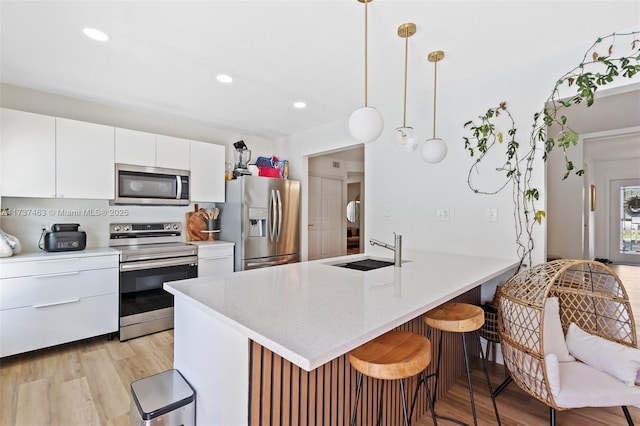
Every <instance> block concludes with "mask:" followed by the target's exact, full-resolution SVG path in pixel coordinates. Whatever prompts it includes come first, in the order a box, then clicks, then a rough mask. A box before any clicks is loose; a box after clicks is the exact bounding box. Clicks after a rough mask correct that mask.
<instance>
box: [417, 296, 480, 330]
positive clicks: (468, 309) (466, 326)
mask: <svg viewBox="0 0 640 426" xmlns="http://www.w3.org/2000/svg"><path fill="white" fill-rule="evenodd" d="M424 321H425V322H426V323H427V325H428V326H430V327H433V328H435V329H437V330H442V331H450V332H454V333H466V332H470V331H475V330H479V329H480V328H481V327H482V326H483V325H484V311H483V310H482V308H481V307H479V306H476V305H471V304H469V303H455V302H451V303H445V304H444V305H442V306H438V307H437V308H435V309H433V310H431V311H429V312H427V313H426V314H424Z"/></svg>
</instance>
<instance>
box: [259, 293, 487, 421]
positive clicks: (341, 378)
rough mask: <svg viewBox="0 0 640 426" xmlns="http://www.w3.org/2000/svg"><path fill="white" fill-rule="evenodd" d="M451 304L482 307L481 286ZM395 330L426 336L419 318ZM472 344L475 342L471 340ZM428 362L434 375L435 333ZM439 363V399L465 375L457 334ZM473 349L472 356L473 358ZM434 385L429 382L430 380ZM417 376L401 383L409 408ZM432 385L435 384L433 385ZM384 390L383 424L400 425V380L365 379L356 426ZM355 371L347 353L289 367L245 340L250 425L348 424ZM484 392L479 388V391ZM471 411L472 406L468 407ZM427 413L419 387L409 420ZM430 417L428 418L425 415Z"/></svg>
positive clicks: (447, 340)
mask: <svg viewBox="0 0 640 426" xmlns="http://www.w3.org/2000/svg"><path fill="white" fill-rule="evenodd" d="M452 301H454V302H465V303H473V304H479V303H480V287H476V288H475V289H473V290H470V291H468V292H467V293H464V294H462V295H460V296H458V297H456V298H454V299H453V300H452ZM397 329H398V330H404V331H412V332H415V333H420V334H422V335H426V334H427V326H426V324H425V323H424V320H423V319H422V316H420V317H418V318H415V319H413V320H411V321H409V322H407V323H405V324H403V325H401V326H400V327H397ZM469 341H470V342H475V339H474V340H471V339H469ZM431 344H432V348H433V349H432V350H433V355H432V361H431V365H430V366H429V368H428V369H427V373H429V374H430V373H433V372H435V364H436V360H437V353H438V352H437V351H438V341H437V331H436V330H434V333H432V336H431ZM442 344H443V351H442V361H441V362H442V365H441V367H440V379H439V382H438V391H437V393H438V397H442V396H443V395H444V394H445V393H446V392H447V390H449V389H450V388H451V387H452V386H453V385H454V384H455V383H456V381H457V379H458V378H459V377H460V375H462V374H464V372H465V369H464V352H463V349H462V342H461V338H460V335H458V334H454V333H445V334H444V338H443V342H442ZM475 347H476V345H473V348H474V349H472V350H471V351H470V352H471V354H472V355H473V356H474V357H476V356H477V353H478V352H477V349H475ZM431 380H432V381H433V379H431ZM416 384H417V378H416V377H412V378H410V379H408V380H406V381H405V391H406V394H407V401H408V404H410V403H411V398H412V397H413V393H414V391H415V388H416ZM431 384H433V382H431ZM381 386H384V395H385V396H384V400H383V408H382V416H383V417H382V424H383V425H385V426H396V425H397V426H400V425H404V421H403V414H402V402H401V397H400V385H399V381H397V380H395V381H382V380H375V379H371V378H368V377H365V378H364V380H363V383H362V391H361V392H362V393H361V396H360V404H359V409H358V421H357V424H358V425H372V424H375V422H376V419H377V416H378V395H379V392H380V390H381ZM355 389H356V370H354V369H353V368H352V367H351V365H350V364H349V359H348V356H347V355H343V356H340V357H338V358H336V359H334V360H332V361H330V362H328V363H326V364H324V365H322V366H320V367H318V368H316V369H315V370H313V371H310V372H309V371H305V370H304V369H302V368H300V367H298V366H296V365H294V364H292V363H291V362H289V361H287V360H286V359H284V358H282V357H281V356H279V355H277V354H275V353H273V352H271V351H270V350H268V349H266V348H265V347H263V346H261V345H259V344H258V343H256V342H254V341H249V422H248V424H249V425H269V424H274V425H283V426H289V425H291V426H296V425H310V426H311V425H332V426H333V425H336V426H343V425H349V420H350V417H351V410H352V408H353V404H354V403H355ZM483 391H484V392H488V390H483V389H480V390H479V392H483ZM469 410H471V408H470V407H469ZM427 413H428V404H427V399H426V392H425V391H424V388H421V390H420V393H419V395H418V402H417V403H416V409H415V411H414V417H413V420H414V421H415V420H416V419H418V418H420V417H422V416H424V415H425V414H427ZM429 416H430V415H429Z"/></svg>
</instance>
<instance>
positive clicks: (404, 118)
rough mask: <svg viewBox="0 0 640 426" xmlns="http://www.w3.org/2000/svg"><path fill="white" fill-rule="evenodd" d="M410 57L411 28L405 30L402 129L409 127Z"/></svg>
mask: <svg viewBox="0 0 640 426" xmlns="http://www.w3.org/2000/svg"><path fill="white" fill-rule="evenodd" d="M408 57H409V27H405V29H404V107H403V110H402V127H407V64H408V59H407V58H408Z"/></svg>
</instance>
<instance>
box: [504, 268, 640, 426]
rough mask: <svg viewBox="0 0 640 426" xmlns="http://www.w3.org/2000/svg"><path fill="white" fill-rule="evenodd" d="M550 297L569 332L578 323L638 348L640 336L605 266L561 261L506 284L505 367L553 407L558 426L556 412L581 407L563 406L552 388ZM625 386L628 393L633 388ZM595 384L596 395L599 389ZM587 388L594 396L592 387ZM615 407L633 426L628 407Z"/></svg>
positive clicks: (620, 288)
mask: <svg viewBox="0 0 640 426" xmlns="http://www.w3.org/2000/svg"><path fill="white" fill-rule="evenodd" d="M549 297H557V298H558V303H559V308H560V309H559V310H560V322H561V324H562V329H563V332H564V333H566V331H567V328H568V327H569V324H570V323H572V322H573V323H575V324H576V325H578V326H579V327H580V328H581V329H582V330H584V331H586V332H588V333H590V334H592V335H596V336H600V337H602V338H605V339H607V340H610V341H613V342H617V343H621V344H623V345H626V346H629V347H634V348H635V347H636V346H637V337H636V328H635V324H634V320H633V315H632V312H631V306H630V304H629V298H628V296H627V292H626V290H625V289H624V286H623V285H622V282H621V281H620V279H619V278H618V277H617V276H616V274H615V273H614V272H613V271H611V269H609V268H608V267H607V266H605V265H604V264H602V263H599V262H594V261H585V260H567V259H559V260H555V261H552V262H548V263H544V264H541V265H538V266H535V267H532V268H529V269H526V270H523V271H521V272H519V273H518V274H516V275H514V276H513V277H511V278H510V279H509V280H508V281H507V282H506V283H505V284H504V286H503V287H502V289H501V291H500V299H499V310H498V311H499V319H498V329H499V334H500V341H501V346H502V354H503V357H504V360H505V364H506V366H507V368H508V370H509V373H510V375H511V379H512V380H513V381H514V382H515V383H516V384H517V385H518V386H519V387H520V388H521V389H523V390H524V391H525V392H527V393H528V394H530V395H532V396H533V397H535V398H537V399H538V400H540V401H542V402H543V403H544V404H546V405H548V406H549V407H550V415H551V418H550V421H551V424H555V416H556V410H566V409H568V408H578V407H579V405H578V406H575V405H574V406H570V407H567V406H561V405H560V404H558V403H557V401H556V399H555V398H554V395H553V393H552V391H551V388H550V384H549V379H548V378H549V373H550V372H549V371H547V366H546V363H545V359H544V355H545V352H544V347H543V346H544V345H543V325H544V309H545V302H546V300H547V298H549ZM583 365H584V364H583ZM620 384H621V386H623V387H624V388H622V389H621V391H622V392H625V391H626V388H628V386H626V385H624V384H623V383H622V382H620ZM593 385H594V388H593V390H594V391H595V390H596V387H597V386H598V384H597V383H593ZM586 388H587V389H585V390H584V392H585V393H588V392H589V391H590V389H589V386H587V387H586ZM629 392H637V393H638V394H640V387H638V386H632V387H630V388H629ZM635 398H636V396H633V397H632V399H633V401H635V400H636V399H635ZM627 404H628V405H636V403H627ZM611 405H613V406H622V408H623V411H624V414H625V417H626V419H627V422H628V423H629V424H630V425H631V424H633V422H632V420H631V417H630V415H629V412H628V410H627V408H626V406H625V404H608V405H606V406H611ZM589 406H593V405H589Z"/></svg>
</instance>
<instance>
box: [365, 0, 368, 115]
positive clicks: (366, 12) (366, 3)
mask: <svg viewBox="0 0 640 426" xmlns="http://www.w3.org/2000/svg"><path fill="white" fill-rule="evenodd" d="M368 7H369V0H365V2H364V106H365V107H367V106H368V99H367V61H368V55H367V39H368V37H367V35H368V16H369V13H368Z"/></svg>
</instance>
